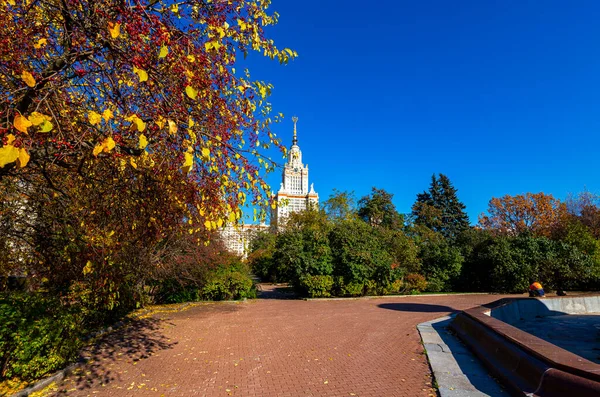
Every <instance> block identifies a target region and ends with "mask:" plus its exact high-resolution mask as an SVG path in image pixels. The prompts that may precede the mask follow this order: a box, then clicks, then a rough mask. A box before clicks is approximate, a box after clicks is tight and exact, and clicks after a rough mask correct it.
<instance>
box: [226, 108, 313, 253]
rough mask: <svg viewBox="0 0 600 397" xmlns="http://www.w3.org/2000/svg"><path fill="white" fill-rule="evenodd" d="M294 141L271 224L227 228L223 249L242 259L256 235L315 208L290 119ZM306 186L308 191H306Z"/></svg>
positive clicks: (305, 168) (228, 226) (276, 196)
mask: <svg viewBox="0 0 600 397" xmlns="http://www.w3.org/2000/svg"><path fill="white" fill-rule="evenodd" d="M292 120H293V121H294V137H293V139H292V146H291V147H290V149H289V151H288V157H287V162H286V164H285V165H284V167H283V173H282V176H281V185H280V187H279V191H278V192H277V194H276V195H275V202H276V207H275V209H274V210H273V211H272V213H271V224H270V225H267V224H264V223H263V224H260V225H251V224H244V225H227V226H225V227H224V228H223V229H222V230H221V238H222V239H223V242H224V243H225V246H226V247H227V249H228V250H229V251H230V252H232V253H234V254H236V255H239V256H241V257H242V258H246V257H247V256H248V252H249V250H250V243H251V242H252V238H253V237H254V236H255V235H256V233H258V232H259V231H267V230H269V229H270V230H273V231H275V230H277V229H279V228H281V227H283V226H284V225H285V221H286V218H287V217H288V216H289V215H290V214H291V213H293V212H299V211H304V210H306V209H308V208H311V207H315V208H316V207H318V205H319V195H318V194H317V192H315V189H314V186H313V184H310V185H309V182H308V165H305V164H303V163H302V151H301V150H300V147H299V146H298V136H297V131H296V123H297V122H298V118H297V117H293V118H292ZM309 186H310V189H309Z"/></svg>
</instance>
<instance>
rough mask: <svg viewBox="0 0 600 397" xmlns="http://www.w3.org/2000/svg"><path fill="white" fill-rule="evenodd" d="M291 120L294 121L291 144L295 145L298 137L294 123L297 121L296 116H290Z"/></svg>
mask: <svg viewBox="0 0 600 397" xmlns="http://www.w3.org/2000/svg"><path fill="white" fill-rule="evenodd" d="M292 121H293V122H294V139H292V145H297V144H298V137H297V136H296V123H297V122H298V117H296V116H294V117H292Z"/></svg>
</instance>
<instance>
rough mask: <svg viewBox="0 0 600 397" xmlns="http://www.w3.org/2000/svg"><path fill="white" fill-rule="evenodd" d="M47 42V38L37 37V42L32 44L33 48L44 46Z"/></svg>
mask: <svg viewBox="0 0 600 397" xmlns="http://www.w3.org/2000/svg"><path fill="white" fill-rule="evenodd" d="M47 43H48V40H47V39H44V38H42V39H39V40H38V42H37V43H36V44H34V45H33V48H35V49H38V50H39V49H40V48H42V47H44V46H45V45H46V44H47Z"/></svg>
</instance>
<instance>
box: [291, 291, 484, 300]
mask: <svg viewBox="0 0 600 397" xmlns="http://www.w3.org/2000/svg"><path fill="white" fill-rule="evenodd" d="M490 294H492V293H491V292H465V293H460V294H418V295H367V296H349V297H336V298H301V300H305V301H344V300H360V299H386V298H425V297H428V296H464V295H490Z"/></svg>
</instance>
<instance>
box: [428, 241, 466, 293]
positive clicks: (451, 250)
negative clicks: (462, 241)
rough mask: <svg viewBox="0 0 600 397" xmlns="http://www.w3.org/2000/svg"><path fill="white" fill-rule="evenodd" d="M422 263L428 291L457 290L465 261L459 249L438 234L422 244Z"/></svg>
mask: <svg viewBox="0 0 600 397" xmlns="http://www.w3.org/2000/svg"><path fill="white" fill-rule="evenodd" d="M421 261H422V265H421V272H422V274H423V275H424V276H425V277H426V278H427V290H428V291H431V292H439V291H452V290H453V289H454V288H455V285H456V283H457V281H458V277H459V275H460V272H461V268H462V264H463V261H464V258H463V256H462V255H461V252H460V249H459V248H458V247H456V246H453V245H451V244H450V242H449V241H448V240H446V239H445V238H444V237H443V236H441V235H439V234H437V233H436V234H435V235H434V236H433V238H431V239H428V240H425V241H423V242H422V243H421Z"/></svg>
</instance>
